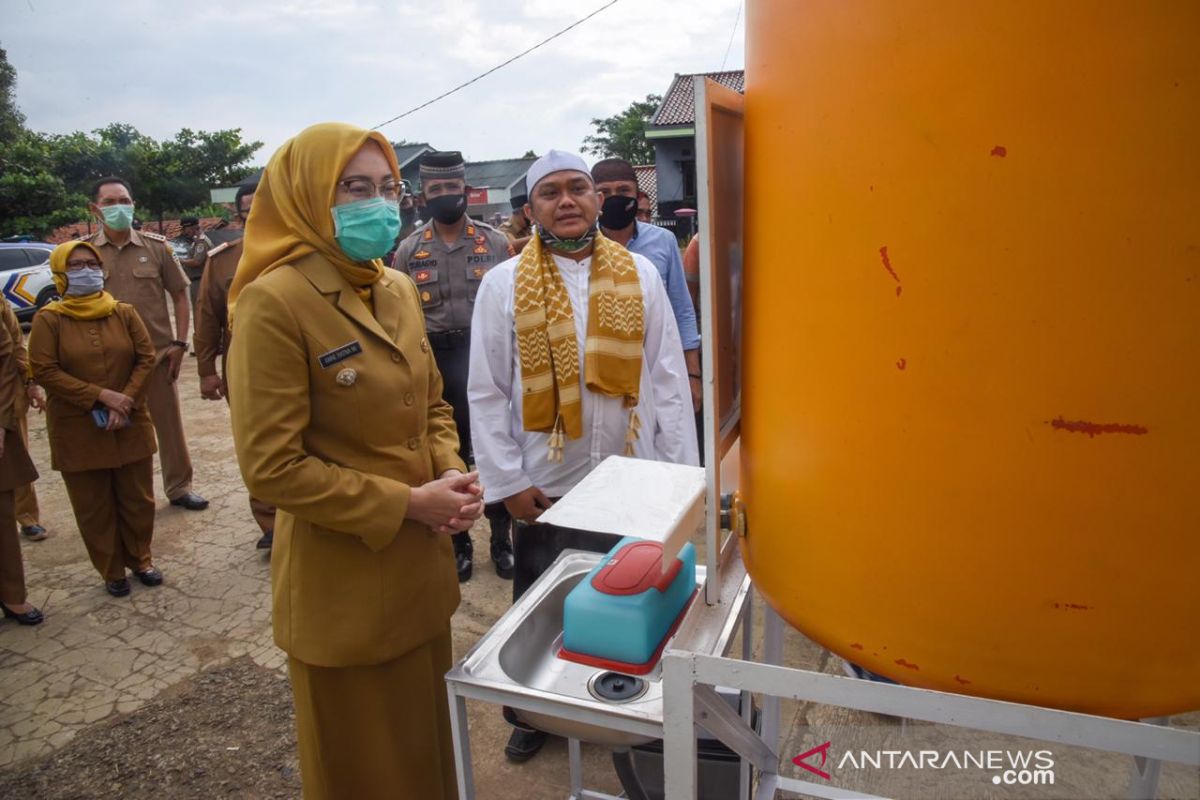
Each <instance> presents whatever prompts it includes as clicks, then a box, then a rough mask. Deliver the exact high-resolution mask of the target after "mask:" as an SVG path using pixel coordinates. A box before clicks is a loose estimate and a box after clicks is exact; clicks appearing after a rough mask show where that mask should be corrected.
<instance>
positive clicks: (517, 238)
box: [496, 194, 533, 253]
mask: <svg viewBox="0 0 1200 800" xmlns="http://www.w3.org/2000/svg"><path fill="white" fill-rule="evenodd" d="M508 202H509V205H510V206H512V216H511V217H509V218H508V222H505V223H504V224H503V225H501V226H500V227H499V228H497V229H496V230H498V231H500V232H501V233H503V234H504V235H505V236H506V237H508V243H509V244H510V245H511V246H512V249H513V252H515V253H519V252H521V250H522V249H523V248H524V247H525V245H526V244H527V243H528V242H529V238H530V237H531V236H532V235H533V223H531V222H530V221H529V217H527V216H525V204H526V203H528V202H529V195H527V194H514V195H513V196H512V197H511V198H509V201H508Z"/></svg>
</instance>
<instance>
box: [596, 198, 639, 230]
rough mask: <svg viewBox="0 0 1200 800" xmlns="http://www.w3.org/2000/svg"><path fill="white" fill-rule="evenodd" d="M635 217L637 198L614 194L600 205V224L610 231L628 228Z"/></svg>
mask: <svg viewBox="0 0 1200 800" xmlns="http://www.w3.org/2000/svg"><path fill="white" fill-rule="evenodd" d="M635 219H637V198H636V197H625V196H623V195H619V194H614V195H613V196H612V197H609V198H607V199H605V201H604V205H602V206H601V207H600V226H601V227H602V228H608V229H609V230H610V231H619V230H623V229H625V228H628V227H629V225H630V224H631V223H632V222H633V221H634V220H635Z"/></svg>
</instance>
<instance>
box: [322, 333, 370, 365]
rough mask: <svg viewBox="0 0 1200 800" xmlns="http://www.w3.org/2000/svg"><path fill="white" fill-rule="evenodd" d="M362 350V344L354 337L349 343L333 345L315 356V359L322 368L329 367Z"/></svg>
mask: <svg viewBox="0 0 1200 800" xmlns="http://www.w3.org/2000/svg"><path fill="white" fill-rule="evenodd" d="M361 352H362V345H361V344H359V343H358V340H357V339H355V340H354V341H353V342H350V344H344V345H342V346H341V347H335V348H334V349H332V350H330V351H329V352H328V353H322V354H321V355H319V356H317V360H318V361H320V362H321V368H322V369H329V368H330V367H332V366H333V365H334V364H336V363H338V362H339V361H345V360H346V359H347V358H349V357H350V356H356V355H358V354H359V353H361Z"/></svg>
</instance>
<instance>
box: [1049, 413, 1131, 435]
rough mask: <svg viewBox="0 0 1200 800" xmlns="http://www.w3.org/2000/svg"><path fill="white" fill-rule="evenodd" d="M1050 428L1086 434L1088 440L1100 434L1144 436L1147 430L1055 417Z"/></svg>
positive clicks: (1123, 425)
mask: <svg viewBox="0 0 1200 800" xmlns="http://www.w3.org/2000/svg"><path fill="white" fill-rule="evenodd" d="M1050 427H1052V428H1054V429H1055V430H1059V431H1067V432H1068V433H1086V434H1087V435H1088V438H1089V439H1090V438H1094V437H1096V436H1099V435H1100V434H1102V433H1129V434H1132V435H1134V436H1145V435H1146V434H1147V433H1149V432H1150V429H1149V428H1146V427H1145V426H1142V425H1125V424H1122V423H1119V422H1085V421H1083V420H1066V419H1063V418H1062V417H1056V418H1054V419H1053V420H1051V421H1050Z"/></svg>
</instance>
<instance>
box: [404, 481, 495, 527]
mask: <svg viewBox="0 0 1200 800" xmlns="http://www.w3.org/2000/svg"><path fill="white" fill-rule="evenodd" d="M482 516H483V486H481V485H480V483H479V473H478V472H468V473H466V474H465V475H464V474H463V473H462V472H461V471H460V470H457V469H448V470H446V471H445V472H443V473H442V474H441V475H440V476H438V479H437V480H433V481H430V482H429V483H426V484H424V485H423V486H414V487H413V489H412V494H411V495H410V496H409V499H408V517H409V519H414V520H416V521H417V522H421V523H424V524H426V525H428V526H429V527H430V528H432V529H433V530H434V532H435V533H457V532H459V531H465V530H467V529H468V528H470V527H471V525H472V524H474V522H475V520H477V519H479V518H480V517H482Z"/></svg>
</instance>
